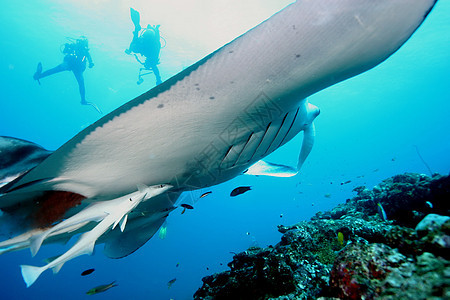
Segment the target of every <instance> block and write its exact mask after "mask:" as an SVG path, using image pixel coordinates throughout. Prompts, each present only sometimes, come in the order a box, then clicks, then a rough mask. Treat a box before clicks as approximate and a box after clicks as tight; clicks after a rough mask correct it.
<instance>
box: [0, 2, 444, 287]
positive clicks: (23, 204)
mask: <svg viewBox="0 0 450 300" xmlns="http://www.w3.org/2000/svg"><path fill="white" fill-rule="evenodd" d="M435 2H436V0H378V1H373V0H302V1H297V2H295V3H293V4H291V5H289V6H287V7H286V8H285V9H283V10H282V11H280V12H279V13H277V14H275V15H274V16H272V17H271V18H270V19H268V20H267V21H265V22H263V23H262V24H260V25H258V26H257V27H255V28H253V29H252V30H250V31H249V32H247V33H245V34H244V35H242V36H240V37H238V38H237V39H235V40H234V41H232V42H230V43H229V44H227V45H225V46H223V47H222V48H220V49H219V50H217V51H216V52H214V53H212V54H210V55H208V56H207V57H205V58H204V59H202V60H200V61H199V62H197V63H196V64H194V65H192V66H191V67H189V68H187V69H185V70H184V71H182V72H180V73H179V74H177V75H175V76H174V77H172V78H170V79H168V80H167V81H165V82H163V83H162V84H160V85H159V86H157V87H155V88H153V89H151V90H150V91H148V92H147V93H145V94H143V95H141V96H139V97H137V98H135V99H134V100H132V101H130V102H128V103H126V104H125V105H123V106H122V107H120V108H118V109H117V110H115V111H113V112H112V113H110V114H108V115H107V116H105V117H103V118H101V119H100V120H99V121H97V122H96V123H94V124H92V125H91V126H89V127H88V128H86V129H85V130H83V131H81V132H80V133H79V134H77V135H76V136H75V137H74V138H72V139H71V140H69V141H68V142H67V143H66V144H64V145H63V146H62V147H60V148H59V149H57V150H56V151H55V152H54V153H53V154H51V155H50V156H48V157H47V158H46V159H45V160H44V161H43V162H41V163H40V164H39V165H37V166H36V167H34V168H33V169H31V170H29V171H28V172H27V173H26V174H24V175H22V176H20V177H18V178H17V179H15V180H14V181H12V182H10V183H9V184H7V185H5V186H3V187H2V188H1V189H0V193H2V195H1V196H0V209H2V211H3V216H2V218H4V217H8V219H9V220H11V219H15V218H16V219H21V220H24V219H26V220H29V222H28V224H27V226H24V225H23V224H24V222H18V223H20V224H21V226H18V228H17V229H18V231H19V232H20V231H21V232H22V233H23V232H25V231H27V230H29V232H28V233H27V232H25V233H23V235H21V236H20V238H19V237H17V238H16V240H15V241H17V242H12V240H9V241H4V242H2V243H0V251H2V252H6V251H9V249H11V250H17V249H22V248H25V247H28V246H29V245H30V243H32V242H30V241H33V240H35V239H36V238H35V235H37V234H42V233H43V232H44V231H43V230H39V229H37V228H40V227H41V228H42V227H50V226H51V225H52V224H53V223H55V222H57V221H60V220H61V219H63V218H66V219H67V220H69V219H70V217H72V216H75V215H76V216H77V220H78V221H77V222H81V223H77V224H78V225H77V226H76V227H75V228H73V227H68V228H70V230H72V231H70V230H69V229H64V230H62V229H60V230H58V231H52V230H51V228H50V229H46V230H50V231H47V233H50V232H51V235H52V239H53V241H55V240H57V239H58V237H59V238H60V239H61V240H65V239H67V237H69V236H71V235H72V234H74V233H75V232H80V231H81V232H83V231H86V233H84V234H85V235H88V234H89V233H90V232H91V231H90V230H95V227H94V229H92V228H93V227H92V224H85V223H83V222H82V221H83V220H85V221H86V223H90V222H88V221H92V220H91V219H90V216H91V213H92V209H91V210H90V211H88V209H89V207H86V205H87V204H89V203H92V202H97V201H113V199H119V198H121V197H123V196H124V195H129V194H132V193H134V192H136V186H137V185H140V184H142V185H146V186H157V185H160V184H166V185H170V186H173V188H172V189H171V190H170V191H168V192H165V193H163V194H161V195H158V196H155V197H154V198H151V199H149V200H148V201H146V202H144V203H140V204H139V205H138V206H137V207H135V208H134V209H133V210H132V211H124V212H123V214H126V215H127V216H128V221H127V226H126V228H125V229H124V231H123V232H120V231H119V230H117V229H115V230H109V231H108V230H105V233H103V234H102V235H101V236H100V237H98V236H97V235H94V236H95V237H92V238H91V240H90V241H91V242H92V241H93V242H94V243H95V242H97V243H103V242H104V243H105V253H106V255H108V256H110V257H114V258H118V257H123V256H125V255H128V254H130V253H132V252H133V251H135V250H136V249H138V248H139V247H140V246H141V245H142V244H144V243H145V242H146V241H147V240H148V239H149V238H151V237H152V236H153V234H154V233H155V232H156V231H157V230H158V228H159V227H160V226H161V224H163V222H164V220H165V218H166V217H167V215H168V213H169V212H170V211H171V210H172V209H173V207H174V204H173V203H174V201H176V199H177V197H178V196H179V195H180V193H181V192H183V191H187V190H192V189H196V188H202V187H207V186H211V185H215V184H218V183H221V182H224V181H226V180H228V179H230V178H233V177H235V176H237V175H240V174H242V173H243V172H244V171H245V170H247V169H248V168H249V167H250V166H252V165H254V164H255V163H256V162H258V161H260V160H261V159H262V158H264V157H265V156H267V155H268V154H270V153H272V152H273V151H274V150H276V149H277V148H279V147H280V146H282V145H283V144H285V143H286V142H288V141H289V140H291V139H292V138H293V137H294V136H295V135H297V134H298V133H299V132H300V131H304V133H305V134H304V141H303V145H302V149H301V151H300V156H299V163H298V166H297V168H287V167H285V166H280V165H275V164H268V163H259V164H258V165H257V166H258V168H250V169H249V171H248V172H247V173H250V174H272V175H273V174H275V175H277V174H278V175H279V176H291V175H294V174H296V173H297V171H298V169H299V167H301V165H302V163H303V162H304V160H305V159H306V157H307V156H308V154H309V151H310V150H311V148H312V143H313V140H314V127H313V120H314V118H315V117H316V116H317V115H318V112H319V111H318V108H317V107H315V106H313V105H311V104H309V103H308V101H307V100H305V99H306V98H307V97H308V96H310V95H311V94H313V93H315V92H317V91H320V90H321V89H323V88H326V87H328V86H330V85H333V84H335V83H337V82H340V81H342V80H345V79H347V78H350V77H352V76H355V75H357V74H359V73H362V72H364V71H366V70H368V69H370V68H372V67H374V66H376V65H377V64H379V63H381V62H382V61H384V60H385V59H386V58H388V57H389V56H390V55H391V54H392V53H394V52H395V51H396V50H397V49H399V48H400V46H401V45H403V43H405V41H406V40H407V39H408V38H409V37H410V36H411V35H412V34H413V32H414V31H415V30H416V29H417V28H418V27H419V26H420V24H421V23H422V22H423V20H424V19H425V17H426V16H427V14H428V13H429V12H430V10H431V9H432V7H433V6H434V4H435ZM55 199H56V200H55ZM49 207H52V208H53V207H57V208H58V209H57V210H50V209H48V208H49ZM88 212H90V213H88ZM116 213H117V214H118V215H122V214H120V213H119V212H116ZM103 217H104V219H103V220H105V219H106V218H107V217H106V216H103ZM96 221H99V222H100V223H99V225H100V224H101V222H102V221H101V220H96ZM116 221H118V220H116ZM63 222H64V221H63ZM80 224H81V225H80ZM53 226H58V225H53ZM71 226H75V224H71ZM83 226H85V227H83ZM108 228H109V225H108ZM49 235H50V234H49ZM41 237H42V236H41ZM97 238H98V240H97ZM44 242H45V241H44ZM15 243H16V244H15ZM69 251H70V250H69ZM69 251H68V252H69ZM87 252H89V251H87ZM80 253H81V252H80ZM64 255H66V256H67V253H66V254H63V255H62V256H61V257H64ZM61 261H64V262H65V261H67V260H65V259H63V258H61ZM50 267H51V266H50ZM24 277H26V276H25V274H24ZM34 279H35V278H33V280H30V281H29V282H31V281H34Z"/></svg>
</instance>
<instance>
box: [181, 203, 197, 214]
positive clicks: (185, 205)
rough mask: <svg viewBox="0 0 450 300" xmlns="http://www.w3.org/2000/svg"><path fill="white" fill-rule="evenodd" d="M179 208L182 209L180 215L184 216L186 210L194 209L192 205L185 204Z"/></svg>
mask: <svg viewBox="0 0 450 300" xmlns="http://www.w3.org/2000/svg"><path fill="white" fill-rule="evenodd" d="M180 206H181V207H183V211H182V212H181V214H184V213H185V212H186V209H194V207H193V206H192V205H189V204H185V203H183V204H181V205H180Z"/></svg>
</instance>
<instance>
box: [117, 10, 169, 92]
mask: <svg viewBox="0 0 450 300" xmlns="http://www.w3.org/2000/svg"><path fill="white" fill-rule="evenodd" d="M130 14H131V20H132V21H133V24H134V31H133V40H132V41H131V43H130V47H129V48H128V49H127V50H125V53H126V54H132V53H133V54H134V57H135V58H136V60H137V61H138V62H139V63H140V64H142V65H143V66H144V68H141V69H140V71H139V80H138V82H137V84H141V83H142V82H143V79H142V76H143V75H147V74H150V73H144V74H141V72H142V71H143V70H150V71H152V72H153V73H154V74H155V77H156V84H157V85H158V84H160V83H161V82H162V80H161V75H160V73H159V69H158V66H157V65H158V64H159V53H160V51H161V36H160V35H159V27H160V25H156V26H151V25H147V27H146V28H145V29H143V30H142V31H141V25H140V24H139V23H140V15H139V12H138V11H136V10H134V9H132V8H130ZM136 54H140V55H142V56H144V57H145V61H144V62H142V61H141V60H140V59H139V57H138V56H137V55H136Z"/></svg>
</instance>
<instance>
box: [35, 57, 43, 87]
mask: <svg viewBox="0 0 450 300" xmlns="http://www.w3.org/2000/svg"><path fill="white" fill-rule="evenodd" d="M41 74H42V63H40V62H39V63H38V65H37V68H36V73H34V75H33V79H34V80H37V82H38V83H39V85H41V82H40V81H39V78H41Z"/></svg>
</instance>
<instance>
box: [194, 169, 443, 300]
mask: <svg viewBox="0 0 450 300" xmlns="http://www.w3.org/2000/svg"><path fill="white" fill-rule="evenodd" d="M354 191H355V192H357V195H356V196H355V197H353V198H352V199H348V200H347V202H346V203H344V204H340V205H338V206H337V207H335V208H334V209H332V210H331V211H327V212H319V213H317V214H316V215H315V216H314V217H313V218H311V220H310V221H309V222H305V221H303V222H300V223H298V224H295V225H293V226H281V225H280V226H278V230H279V231H280V232H281V233H283V236H282V238H281V242H280V243H278V244H277V245H275V246H274V247H272V246H269V247H267V248H255V247H252V248H250V249H248V250H247V251H245V252H243V253H239V254H236V255H235V256H234V257H233V261H232V262H230V263H229V264H228V266H229V267H230V270H229V271H225V272H222V273H218V274H213V275H211V276H207V277H205V278H203V286H202V287H201V288H200V289H199V290H198V291H197V292H196V293H195V295H194V299H279V300H281V299H318V298H327V299H329V298H341V299H376V298H379V299H450V251H449V250H450V218H449V217H448V216H449V206H450V201H448V199H450V177H449V176H440V175H438V174H435V175H434V176H433V177H428V176H426V175H423V174H413V173H406V174H402V175H396V176H394V177H392V178H389V179H386V180H384V181H383V182H382V183H380V184H379V185H377V186H375V187H374V188H373V189H372V190H369V189H367V188H365V187H363V186H361V187H357V188H355V189H354ZM380 207H381V209H382V211H384V213H383V214H382V213H381V212H380ZM384 214H385V216H384ZM386 218H387V219H386Z"/></svg>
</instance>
